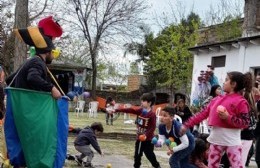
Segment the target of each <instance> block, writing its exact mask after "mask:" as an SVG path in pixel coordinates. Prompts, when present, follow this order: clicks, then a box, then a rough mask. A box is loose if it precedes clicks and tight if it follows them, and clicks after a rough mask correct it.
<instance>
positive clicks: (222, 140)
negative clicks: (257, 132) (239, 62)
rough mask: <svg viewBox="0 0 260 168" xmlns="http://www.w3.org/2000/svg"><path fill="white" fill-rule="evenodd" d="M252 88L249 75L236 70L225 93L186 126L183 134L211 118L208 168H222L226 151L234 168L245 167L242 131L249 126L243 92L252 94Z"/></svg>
mask: <svg viewBox="0 0 260 168" xmlns="http://www.w3.org/2000/svg"><path fill="white" fill-rule="evenodd" d="M251 88H252V78H251V74H250V73H246V74H242V73H241V72H236V71H233V72H229V73H227V76H226V79H225V82H224V86H223V90H224V91H225V92H226V94H225V95H220V96H217V97H216V98H214V99H212V100H211V102H210V103H209V105H208V106H207V107H206V108H205V109H203V110H202V111H201V112H200V113H198V114H197V115H195V116H193V117H191V118H190V119H189V120H188V121H186V122H185V123H184V124H183V126H182V128H181V134H183V133H184V132H186V130H187V129H188V128H191V127H193V126H194V125H196V124H199V123H200V122H201V121H202V120H204V119H206V118H208V124H209V126H211V127H212V128H211V132H210V135H209V137H208V139H207V140H208V142H209V143H210V149H209V157H208V167H209V168H218V167H219V163H220V160H221V157H222V154H223V152H224V151H225V152H226V153H227V155H228V158H229V161H230V163H231V165H232V168H243V165H242V158H241V151H242V146H241V138H240V134H241V129H243V128H247V127H248V124H249V115H248V112H249V105H248V102H247V100H246V99H245V98H244V97H243V96H242V95H241V94H240V92H241V91H242V90H243V89H245V91H250V90H251Z"/></svg>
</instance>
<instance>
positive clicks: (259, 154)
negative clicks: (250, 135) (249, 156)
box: [255, 136, 260, 168]
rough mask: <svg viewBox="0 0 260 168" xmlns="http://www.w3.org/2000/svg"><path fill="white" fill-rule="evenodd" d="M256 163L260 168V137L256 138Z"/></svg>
mask: <svg viewBox="0 0 260 168" xmlns="http://www.w3.org/2000/svg"><path fill="white" fill-rule="evenodd" d="M255 161H256V164H257V167H258V168H260V137H259V136H258V137H257V138H256V142H255Z"/></svg>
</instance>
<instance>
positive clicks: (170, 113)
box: [162, 106, 176, 116]
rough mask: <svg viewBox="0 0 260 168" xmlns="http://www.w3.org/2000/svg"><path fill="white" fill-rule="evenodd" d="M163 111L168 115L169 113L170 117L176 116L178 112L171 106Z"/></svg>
mask: <svg viewBox="0 0 260 168" xmlns="http://www.w3.org/2000/svg"><path fill="white" fill-rule="evenodd" d="M162 111H165V112H167V113H169V115H170V116H174V115H175V114H176V110H175V108H173V107H170V106H166V107H164V108H163V109H162Z"/></svg>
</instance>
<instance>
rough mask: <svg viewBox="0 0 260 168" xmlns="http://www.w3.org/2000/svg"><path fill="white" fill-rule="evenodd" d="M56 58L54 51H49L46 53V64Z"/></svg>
mask: <svg viewBox="0 0 260 168" xmlns="http://www.w3.org/2000/svg"><path fill="white" fill-rule="evenodd" d="M53 59H54V56H53V54H52V52H51V51H50V52H47V53H46V64H51V62H52V60H53Z"/></svg>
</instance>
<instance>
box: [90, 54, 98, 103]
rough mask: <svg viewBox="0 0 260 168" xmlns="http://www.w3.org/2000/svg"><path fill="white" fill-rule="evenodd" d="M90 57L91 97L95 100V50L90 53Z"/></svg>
mask: <svg viewBox="0 0 260 168" xmlns="http://www.w3.org/2000/svg"><path fill="white" fill-rule="evenodd" d="M91 59H92V98H93V99H94V100H96V88H97V81H96V79H97V51H93V52H92V53H91Z"/></svg>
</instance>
